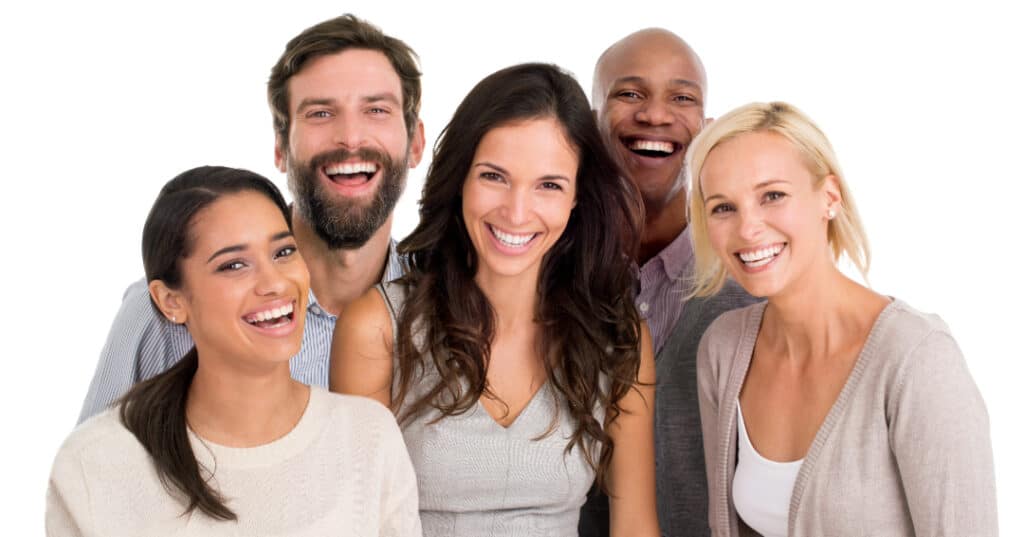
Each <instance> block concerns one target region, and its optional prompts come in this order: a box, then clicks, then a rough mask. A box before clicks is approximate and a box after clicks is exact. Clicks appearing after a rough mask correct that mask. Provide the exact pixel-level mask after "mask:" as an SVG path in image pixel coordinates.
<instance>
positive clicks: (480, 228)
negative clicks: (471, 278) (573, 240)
mask: <svg viewBox="0 0 1024 537" xmlns="http://www.w3.org/2000/svg"><path fill="white" fill-rule="evenodd" d="M578 167H579V157H578V156H577V152H576V149H575V148H574V147H573V146H572V145H571V144H570V143H569V141H568V139H566V136H565V134H564V130H563V128H562V126H561V125H560V124H559V123H558V121H556V120H555V119H554V118H550V117H549V118H543V119H530V120H525V121H521V122H516V123H510V124H506V125H503V126H499V127H495V128H493V129H491V130H490V131H488V132H487V134H485V135H484V136H483V138H482V139H481V140H480V143H479V144H478V145H477V148H476V153H475V154H474V156H473V162H472V164H471V165H470V168H469V174H468V175H467V176H466V180H465V183H463V186H462V217H463V221H464V222H465V223H466V231H467V233H468V234H469V238H470V240H471V241H472V243H473V248H474V249H475V250H476V253H477V257H478V260H479V265H478V268H477V274H476V281H477V282H478V283H483V282H486V281H490V280H492V279H495V278H500V277H519V276H522V277H527V278H530V279H532V281H534V282H535V281H536V279H537V276H538V274H539V271H540V264H541V261H542V259H543V258H544V254H546V253H547V252H548V250H550V249H551V247H552V246H553V245H554V244H555V243H556V242H557V241H558V238H559V237H561V236H562V232H563V231H565V227H566V224H567V223H568V222H569V216H570V214H571V212H572V208H573V206H574V205H575V200H576V171H577V169H578Z"/></svg>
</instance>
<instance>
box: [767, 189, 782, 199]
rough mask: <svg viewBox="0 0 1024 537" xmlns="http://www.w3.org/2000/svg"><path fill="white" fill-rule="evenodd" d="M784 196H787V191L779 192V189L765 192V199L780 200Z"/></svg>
mask: <svg viewBox="0 0 1024 537" xmlns="http://www.w3.org/2000/svg"><path fill="white" fill-rule="evenodd" d="M784 197H786V193H785V192H779V191H777V190H773V191H771V192H765V193H764V198H765V201H779V200H780V199H782V198H784Z"/></svg>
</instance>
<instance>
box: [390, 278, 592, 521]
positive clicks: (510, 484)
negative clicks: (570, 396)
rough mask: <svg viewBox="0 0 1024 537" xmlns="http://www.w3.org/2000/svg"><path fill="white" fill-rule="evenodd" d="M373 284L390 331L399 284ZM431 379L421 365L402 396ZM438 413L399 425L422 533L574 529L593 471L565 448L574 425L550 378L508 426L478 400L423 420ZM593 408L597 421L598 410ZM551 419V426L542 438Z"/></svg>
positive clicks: (434, 374) (417, 391)
mask: <svg viewBox="0 0 1024 537" xmlns="http://www.w3.org/2000/svg"><path fill="white" fill-rule="evenodd" d="M377 288H378V289H379V290H380V291H381V293H382V294H383V295H384V297H385V300H386V301H387V302H388V303H389V306H390V308H389V309H390V310H391V319H392V327H393V332H394V333H395V334H396V337H397V332H398V330H397V321H396V315H397V312H400V311H401V308H402V304H403V301H404V295H405V288H404V287H403V286H402V285H400V284H394V283H392V284H384V285H378V286H377ZM436 379H437V372H436V369H434V368H433V366H428V369H427V371H426V372H425V373H424V374H423V375H422V376H421V378H420V379H419V380H418V381H417V383H416V385H415V387H414V388H413V390H412V393H411V395H410V397H411V398H418V397H419V396H421V395H422V394H423V393H425V391H426V390H427V389H429V387H431V386H432V385H433V384H434V383H435V382H436ZM396 380H397V379H396ZM410 400H411V399H410ZM439 414H440V413H439V412H438V411H437V410H434V409H431V410H429V411H427V412H425V413H423V414H421V415H420V416H418V417H416V418H414V419H412V420H409V421H408V422H406V423H403V424H402V434H403V436H404V437H405V443H406V446H407V447H408V449H409V455H410V457H411V458H412V462H413V466H414V467H415V469H416V476H417V480H418V484H419V494H420V516H421V520H422V522H423V535H424V536H425V537H487V536H501V537H520V536H521V537H527V536H531V537H532V536H538V537H539V536H568V535H576V526H577V523H578V520H579V509H580V506H581V505H582V504H583V501H584V499H585V497H586V494H587V490H589V489H590V486H591V484H592V483H593V481H594V472H593V470H591V468H590V466H589V465H588V464H587V463H586V461H585V460H584V458H583V454H582V451H581V450H580V449H573V450H572V451H571V452H570V453H568V454H566V453H565V447H566V444H567V439H568V438H569V436H570V435H571V433H572V431H573V428H574V424H573V423H572V421H571V418H570V416H569V409H568V406H567V404H566V402H565V400H564V399H563V398H561V397H559V396H558V395H557V392H556V390H555V389H554V388H553V387H552V386H551V383H550V382H548V383H545V384H544V386H542V387H541V389H540V390H538V391H537V393H536V395H534V397H533V399H532V400H531V401H530V402H529V403H528V404H527V406H526V407H525V408H524V409H523V411H522V413H520V414H519V416H518V417H517V418H516V420H515V421H514V422H513V423H512V424H511V425H510V426H509V427H508V428H505V427H502V426H501V425H499V424H498V423H497V422H495V421H494V419H493V418H491V416H490V414H488V413H487V410H486V409H484V407H483V406H481V405H480V403H479V402H477V404H476V405H475V406H474V407H473V408H471V409H470V410H469V411H468V412H466V413H464V414H461V415H457V416H449V417H446V418H444V419H441V420H439V421H437V422H436V423H431V422H432V421H433V420H434V419H436V418H437V417H438V415H439ZM598 414H599V416H598V419H599V420H601V421H603V412H598ZM553 418H554V419H555V420H556V421H555V428H554V429H553V430H552V431H551V433H550V434H547V435H546V436H544V433H545V432H547V431H548V430H549V428H550V427H551V425H552V419H553Z"/></svg>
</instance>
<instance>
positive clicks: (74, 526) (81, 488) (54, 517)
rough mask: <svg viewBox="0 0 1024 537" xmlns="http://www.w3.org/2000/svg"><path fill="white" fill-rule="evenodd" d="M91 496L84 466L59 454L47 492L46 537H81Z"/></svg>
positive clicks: (64, 452) (67, 454) (83, 533)
mask: <svg viewBox="0 0 1024 537" xmlns="http://www.w3.org/2000/svg"><path fill="white" fill-rule="evenodd" d="M88 505H89V492H88V489H87V488H86V486H85V478H84V476H83V474H82V468H81V465H80V464H79V463H78V461H77V460H76V459H75V458H74V457H72V456H71V455H70V453H68V452H66V451H65V450H63V449H62V450H61V452H60V453H58V454H57V459H56V460H55V461H54V463H53V471H52V472H51V474H50V485H49V487H48V488H47V490H46V535H47V537H82V536H84V535H85V531H83V527H85V526H86V523H87V520H86V518H87V513H88Z"/></svg>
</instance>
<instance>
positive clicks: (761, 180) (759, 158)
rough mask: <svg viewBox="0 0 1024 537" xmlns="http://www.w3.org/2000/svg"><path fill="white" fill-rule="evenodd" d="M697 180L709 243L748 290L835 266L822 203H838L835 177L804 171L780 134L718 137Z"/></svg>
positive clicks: (773, 292)
mask: <svg viewBox="0 0 1024 537" xmlns="http://www.w3.org/2000/svg"><path fill="white" fill-rule="evenodd" d="M700 182H701V189H702V191H703V192H704V211H705V212H706V215H707V230H708V239H709V242H710V243H711V247H712V249H713V250H714V251H715V253H716V254H717V255H718V257H719V258H720V259H721V260H722V262H723V264H724V265H725V267H726V269H727V270H728V271H729V274H730V275H731V276H732V277H733V278H734V279H735V280H736V281H737V282H738V283H739V284H740V285H742V286H743V287H744V288H745V289H746V290H747V292H749V293H750V294H752V295H754V296H761V297H773V296H777V295H779V294H781V293H784V292H786V291H787V290H789V289H791V288H792V286H794V285H799V283H800V282H806V281H809V280H808V278H814V277H815V276H817V275H819V274H821V273H820V272H818V271H821V270H826V269H828V268H834V262H833V261H832V254H831V250H830V248H829V242H828V220H829V216H828V211H829V209H832V210H833V211H835V210H836V209H838V207H839V202H840V196H839V194H838V188H837V185H836V181H835V177H834V176H831V175H830V176H827V177H825V178H824V180H821V179H820V178H818V177H815V176H814V175H813V174H811V172H810V171H809V170H808V168H807V166H806V164H805V163H804V160H803V159H802V156H801V154H800V153H799V151H798V150H797V149H796V148H795V147H794V146H793V144H792V143H790V141H789V140H787V139H786V138H785V137H783V136H782V135H779V134H775V133H771V132H753V133H747V134H741V135H739V136H737V137H735V138H732V139H730V140H727V141H725V142H722V143H721V144H719V145H718V146H716V147H715V148H714V149H712V150H711V152H710V153H708V156H707V159H706V160H705V161H704V166H703V169H702V170H701V174H700Z"/></svg>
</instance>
